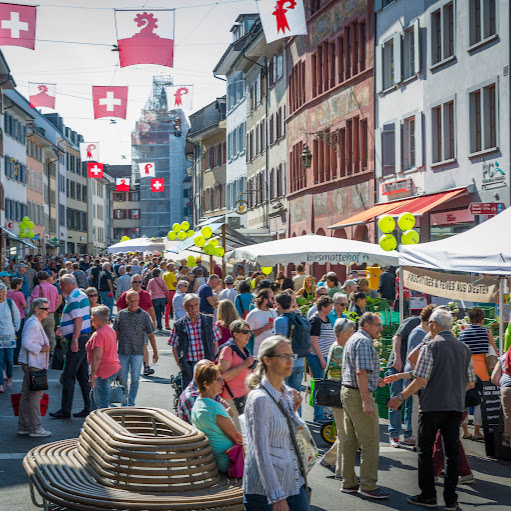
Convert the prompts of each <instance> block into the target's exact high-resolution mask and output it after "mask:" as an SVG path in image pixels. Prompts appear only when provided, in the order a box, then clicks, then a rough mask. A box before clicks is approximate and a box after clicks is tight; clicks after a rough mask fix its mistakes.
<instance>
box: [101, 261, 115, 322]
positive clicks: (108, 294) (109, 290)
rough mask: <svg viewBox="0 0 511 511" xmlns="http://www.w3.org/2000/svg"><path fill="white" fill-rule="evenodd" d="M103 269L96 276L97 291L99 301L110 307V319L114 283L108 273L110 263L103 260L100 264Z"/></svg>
mask: <svg viewBox="0 0 511 511" xmlns="http://www.w3.org/2000/svg"><path fill="white" fill-rule="evenodd" d="M101 267H102V268H103V269H102V270H101V273H100V274H99V277H98V291H99V296H100V297H101V303H102V304H103V305H106V306H107V307H108V308H109V309H110V319H111V318H112V317H113V315H114V284H113V277H112V274H111V273H110V263H109V262H105V263H103V265H102V266H101Z"/></svg>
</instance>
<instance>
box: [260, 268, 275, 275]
mask: <svg viewBox="0 0 511 511" xmlns="http://www.w3.org/2000/svg"><path fill="white" fill-rule="evenodd" d="M261 271H262V272H263V273H264V274H265V275H269V274H270V273H271V272H272V271H273V268H272V267H271V266H262V267H261Z"/></svg>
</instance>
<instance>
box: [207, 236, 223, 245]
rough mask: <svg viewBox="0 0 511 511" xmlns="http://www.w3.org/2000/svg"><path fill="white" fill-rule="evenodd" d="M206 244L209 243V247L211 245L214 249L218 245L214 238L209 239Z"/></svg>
mask: <svg viewBox="0 0 511 511" xmlns="http://www.w3.org/2000/svg"><path fill="white" fill-rule="evenodd" d="M208 243H209V244H210V245H213V246H214V247H218V245H219V244H220V243H219V242H218V240H217V239H216V238H211V239H210V240H209V241H208Z"/></svg>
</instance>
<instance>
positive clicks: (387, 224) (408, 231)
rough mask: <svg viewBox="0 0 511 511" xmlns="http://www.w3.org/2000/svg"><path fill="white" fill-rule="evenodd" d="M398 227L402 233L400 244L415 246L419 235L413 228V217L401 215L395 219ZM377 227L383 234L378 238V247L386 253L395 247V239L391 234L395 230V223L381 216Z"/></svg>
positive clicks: (409, 214)
mask: <svg viewBox="0 0 511 511" xmlns="http://www.w3.org/2000/svg"><path fill="white" fill-rule="evenodd" d="M397 225H398V227H399V228H400V229H401V230H402V231H403V234H402V235H401V244H403V245H416V244H417V243H419V233H418V232H417V231H415V230H414V229H413V228H414V227H415V217H414V216H413V215H412V214H411V213H402V214H401V215H399V217H398V219H397ZM378 227H379V228H380V231H382V232H383V233H384V234H383V235H382V236H381V237H380V240H379V241H380V247H381V248H382V249H383V250H386V251H387V252H390V251H391V250H395V249H396V247H397V240H396V237H395V236H394V235H393V234H391V233H392V232H393V231H394V229H395V228H396V221H395V220H394V218H392V217H391V216H390V215H387V216H383V217H381V218H380V219H379V220H378Z"/></svg>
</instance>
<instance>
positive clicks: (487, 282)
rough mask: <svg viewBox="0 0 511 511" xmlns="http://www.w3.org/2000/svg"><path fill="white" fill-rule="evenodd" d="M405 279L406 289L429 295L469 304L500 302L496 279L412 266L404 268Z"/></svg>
mask: <svg viewBox="0 0 511 511" xmlns="http://www.w3.org/2000/svg"><path fill="white" fill-rule="evenodd" d="M403 277H404V278H403V284H404V286H405V287H407V288H408V289H412V290H414V291H420V292H422V293H426V294H428V295H434V296H440V297H443V298H450V299H451V300H464V301H467V302H482V303H495V302H497V301H498V291H499V280H498V278H495V277H488V276H484V277H483V276H481V275H478V276H475V277H472V276H469V275H453V274H450V273H441V272H439V271H432V270H425V269H423V268H413V267H411V266H405V267H404V268H403Z"/></svg>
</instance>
